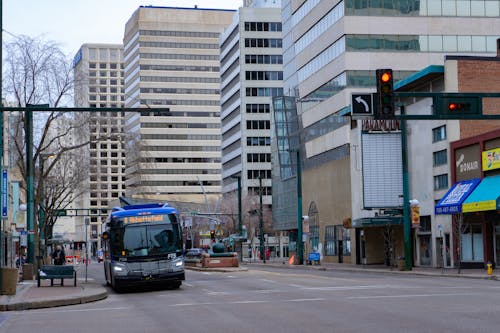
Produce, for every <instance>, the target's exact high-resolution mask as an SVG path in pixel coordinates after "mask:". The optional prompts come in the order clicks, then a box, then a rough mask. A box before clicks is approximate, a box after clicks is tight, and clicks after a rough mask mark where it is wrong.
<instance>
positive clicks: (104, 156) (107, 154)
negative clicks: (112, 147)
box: [90, 151, 125, 158]
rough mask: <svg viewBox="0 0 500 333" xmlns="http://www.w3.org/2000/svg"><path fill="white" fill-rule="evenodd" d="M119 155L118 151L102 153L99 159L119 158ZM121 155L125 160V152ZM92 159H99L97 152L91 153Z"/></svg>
mask: <svg viewBox="0 0 500 333" xmlns="http://www.w3.org/2000/svg"><path fill="white" fill-rule="evenodd" d="M118 154H119V153H118V152H116V151H101V152H100V154H99V157H101V158H107V157H111V158H118ZM119 155H120V156H121V157H123V158H125V152H121V153H120V154H119ZM90 158H97V152H91V153H90Z"/></svg>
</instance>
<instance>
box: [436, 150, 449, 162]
mask: <svg viewBox="0 0 500 333" xmlns="http://www.w3.org/2000/svg"><path fill="white" fill-rule="evenodd" d="M432 155H433V160H434V166H439V165H443V164H446V163H448V152H447V150H446V149H443V150H440V151H435V152H434V153H432Z"/></svg>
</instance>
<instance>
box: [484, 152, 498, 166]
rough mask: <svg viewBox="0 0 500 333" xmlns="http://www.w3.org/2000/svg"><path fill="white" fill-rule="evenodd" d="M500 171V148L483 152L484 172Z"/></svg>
mask: <svg viewBox="0 0 500 333" xmlns="http://www.w3.org/2000/svg"><path fill="white" fill-rule="evenodd" d="M494 169H500V148H496V149H490V150H486V151H483V171H488V170H494Z"/></svg>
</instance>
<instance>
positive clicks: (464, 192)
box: [434, 178, 481, 215]
mask: <svg viewBox="0 0 500 333" xmlns="http://www.w3.org/2000/svg"><path fill="white" fill-rule="evenodd" d="M480 181H481V180H480V179H479V178H474V179H468V180H462V181H459V182H456V183H455V184H453V186H452V187H451V188H450V189H449V190H448V192H446V194H445V195H444V196H443V197H442V198H441V200H439V202H438V203H437V205H436V206H435V207H434V213H435V214H436V215H437V214H459V213H461V212H462V203H463V202H464V201H465V199H467V197H468V196H469V195H470V194H471V193H472V191H474V189H475V188H476V187H477V186H478V184H479V182H480Z"/></svg>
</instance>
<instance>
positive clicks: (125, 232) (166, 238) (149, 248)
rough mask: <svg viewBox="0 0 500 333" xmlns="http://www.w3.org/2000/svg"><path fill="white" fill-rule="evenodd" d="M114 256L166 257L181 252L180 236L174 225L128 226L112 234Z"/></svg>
mask: <svg viewBox="0 0 500 333" xmlns="http://www.w3.org/2000/svg"><path fill="white" fill-rule="evenodd" d="M111 241H112V242H113V244H114V246H113V247H112V249H113V255H114V256H127V257H142V256H154V255H164V254H167V253H172V252H176V251H178V250H180V235H179V233H178V230H177V228H175V227H173V226H172V224H157V225H126V226H122V227H120V228H117V229H115V230H113V231H112V232H111Z"/></svg>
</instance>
